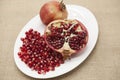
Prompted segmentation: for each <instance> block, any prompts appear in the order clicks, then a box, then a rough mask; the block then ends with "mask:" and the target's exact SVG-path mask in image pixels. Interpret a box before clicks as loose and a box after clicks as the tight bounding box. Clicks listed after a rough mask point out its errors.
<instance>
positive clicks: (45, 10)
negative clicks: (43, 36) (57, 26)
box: [39, 0, 68, 25]
mask: <svg viewBox="0 0 120 80" xmlns="http://www.w3.org/2000/svg"><path fill="white" fill-rule="evenodd" d="M61 6H63V7H61ZM39 15H40V18H41V21H42V22H43V23H44V24H45V25H47V24H49V23H50V22H51V21H53V20H57V19H66V18H67V16H68V12H67V9H66V7H65V5H62V4H60V2H58V1H55V0H53V1H49V2H47V3H45V4H44V5H43V6H42V7H41V9H40V12H39Z"/></svg>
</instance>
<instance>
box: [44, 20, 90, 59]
mask: <svg viewBox="0 0 120 80" xmlns="http://www.w3.org/2000/svg"><path fill="white" fill-rule="evenodd" d="M64 27H66V28H64ZM57 29H61V31H60V30H58V33H57V31H56V30H57ZM51 30H53V31H51ZM72 30H75V31H74V32H72ZM59 31H60V32H59ZM54 32H56V33H54ZM75 32H76V34H75ZM69 33H70V34H69ZM80 33H85V34H84V38H83V39H82V40H83V41H84V42H85V43H81V44H80V42H81V40H80V39H78V35H79V36H81V35H80ZM45 35H46V36H45V40H46V42H47V44H48V45H49V46H50V47H51V48H53V49H54V50H56V51H58V52H60V53H62V55H63V56H64V57H69V56H71V55H72V54H74V53H77V52H78V51H81V50H82V49H83V48H84V47H85V46H86V44H87V41H88V32H87V29H86V28H85V26H84V25H83V24H82V23H80V22H79V21H78V20H55V21H53V22H51V23H50V24H48V26H47V29H46V31H45ZM49 36H50V39H51V41H48V40H49ZM55 36H57V37H59V38H60V39H59V38H58V39H57V38H56V37H55ZM63 36H64V37H63ZM76 37H77V39H76ZM72 38H73V40H75V43H76V42H78V44H80V45H79V46H78V45H77V44H76V46H78V47H76V48H73V47H71V46H70V45H74V44H71V43H74V42H72V41H71V39H72ZM54 39H57V40H56V41H55V40H54ZM60 40H61V43H62V44H63V45H62V46H59V44H58V43H56V42H60ZM76 40H77V41H76ZM78 40H80V41H78ZM57 44H58V45H57ZM53 45H55V46H53ZM56 45H57V46H56ZM57 47H58V48H57ZM74 47H75V46H74Z"/></svg>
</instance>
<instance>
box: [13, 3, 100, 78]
mask: <svg viewBox="0 0 120 80" xmlns="http://www.w3.org/2000/svg"><path fill="white" fill-rule="evenodd" d="M67 10H68V13H69V15H68V19H78V20H80V21H81V22H82V23H83V24H84V25H85V26H86V28H87V29H88V33H89V40H88V44H87V46H86V48H85V49H84V50H83V51H82V52H81V53H78V54H77V55H76V56H74V57H72V58H71V60H67V61H65V63H64V64H62V65H61V66H60V67H57V68H56V69H55V71H50V72H48V73H46V74H45V75H43V74H38V73H37V72H36V71H34V70H31V69H30V68H29V67H28V66H26V64H25V63H24V62H22V61H21V60H20V58H19V57H18V52H19V47H20V46H21V45H22V42H21V40H20V38H22V37H25V32H26V31H28V30H29V29H30V28H33V29H34V30H37V31H38V32H40V33H41V34H43V33H44V28H45V26H44V25H43V23H42V22H41V20H40V18H39V15H37V16H35V17H34V18H32V19H31V20H30V21H29V22H28V23H27V24H26V25H25V26H24V27H23V29H22V30H21V32H20V33H19V35H18V37H17V39H16V42H15V46H14V59H15V63H16V65H17V67H18V68H19V70H20V71H22V72H23V73H24V74H26V75H28V76H31V77H33V78H44V79H45V78H53V77H57V76H60V75H63V74H65V73H67V72H69V71H71V70H73V69H74V68H76V67H77V66H78V65H80V64H81V63H82V62H83V61H84V60H85V59H86V58H87V57H88V55H89V54H90V53H91V51H92V50H93V48H94V46H95V44H96V41H97V38H98V24H97V21H96V18H95V16H94V15H93V14H92V13H91V12H90V11H89V10H88V9H86V8H84V7H82V6H77V5H67Z"/></svg>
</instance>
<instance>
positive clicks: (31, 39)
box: [18, 29, 64, 74]
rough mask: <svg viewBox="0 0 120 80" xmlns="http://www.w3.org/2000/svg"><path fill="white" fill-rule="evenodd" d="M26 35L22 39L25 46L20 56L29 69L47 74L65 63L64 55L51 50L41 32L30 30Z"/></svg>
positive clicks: (21, 49)
mask: <svg viewBox="0 0 120 80" xmlns="http://www.w3.org/2000/svg"><path fill="white" fill-rule="evenodd" d="M25 34H26V36H25V38H21V41H22V42H23V44H22V46H21V47H20V51H19V52H18V56H19V57H20V59H21V60H22V61H23V62H24V63H25V64H26V65H28V67H29V68H31V69H33V70H35V71H37V72H38V73H39V74H45V73H46V72H49V71H53V70H55V67H58V66H60V64H63V63H64V60H63V57H62V55H61V54H60V53H59V52H56V51H54V50H52V49H51V48H49V46H48V45H47V44H46V42H45V40H44V36H40V33H39V32H37V31H33V29H30V30H29V31H28V32H26V33H25Z"/></svg>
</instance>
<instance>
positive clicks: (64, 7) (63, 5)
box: [60, 0, 66, 11]
mask: <svg viewBox="0 0 120 80" xmlns="http://www.w3.org/2000/svg"><path fill="white" fill-rule="evenodd" d="M60 9H61V10H62V11H64V10H65V9H66V6H65V4H64V3H63V0H62V1H61V2H60Z"/></svg>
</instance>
